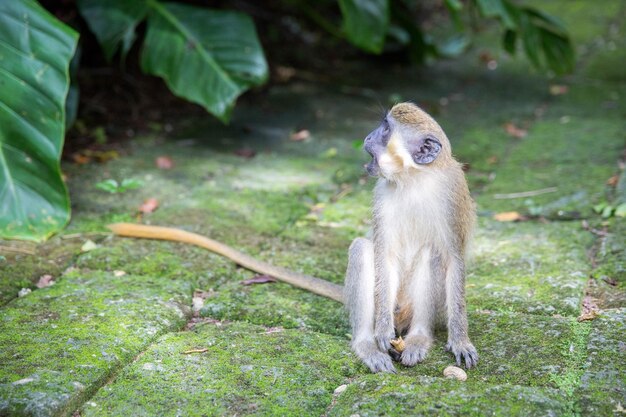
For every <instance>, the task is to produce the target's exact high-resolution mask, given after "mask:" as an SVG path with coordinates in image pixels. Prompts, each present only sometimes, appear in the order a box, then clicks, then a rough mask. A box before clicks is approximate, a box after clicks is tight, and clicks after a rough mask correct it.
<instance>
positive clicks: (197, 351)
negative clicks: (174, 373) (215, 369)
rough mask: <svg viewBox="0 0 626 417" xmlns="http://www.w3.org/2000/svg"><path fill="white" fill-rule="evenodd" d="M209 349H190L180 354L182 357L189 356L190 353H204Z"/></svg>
mask: <svg viewBox="0 0 626 417" xmlns="http://www.w3.org/2000/svg"><path fill="white" fill-rule="evenodd" d="M208 350H209V349H207V348H203V349H190V350H186V351H184V352H180V353H181V354H182V355H189V354H190V353H204V352H208Z"/></svg>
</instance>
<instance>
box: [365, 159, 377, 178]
mask: <svg viewBox="0 0 626 417" xmlns="http://www.w3.org/2000/svg"><path fill="white" fill-rule="evenodd" d="M365 170H366V171H367V173H368V174H369V176H370V177H377V176H378V174H379V172H380V169H379V168H378V161H377V160H376V157H375V156H372V160H371V161H370V163H369V164H366V165H365Z"/></svg>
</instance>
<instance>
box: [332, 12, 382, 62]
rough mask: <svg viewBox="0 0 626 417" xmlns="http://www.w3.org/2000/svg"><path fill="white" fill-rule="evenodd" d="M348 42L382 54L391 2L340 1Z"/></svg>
mask: <svg viewBox="0 0 626 417" xmlns="http://www.w3.org/2000/svg"><path fill="white" fill-rule="evenodd" d="M339 7H340V8H341V14H342V15H343V24H344V30H345V32H346V35H347V37H348V40H349V41H350V42H352V43H353V44H354V45H356V46H358V47H359V48H361V49H363V50H365V51H368V52H373V53H380V52H381V51H382V50H383V46H384V44H385V35H386V34H387V27H388V26H389V0H339Z"/></svg>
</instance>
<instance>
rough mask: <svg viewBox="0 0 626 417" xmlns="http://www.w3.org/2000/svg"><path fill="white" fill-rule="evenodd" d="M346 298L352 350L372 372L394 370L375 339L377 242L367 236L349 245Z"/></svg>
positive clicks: (389, 359) (345, 287) (389, 358)
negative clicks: (373, 242) (375, 255)
mask: <svg viewBox="0 0 626 417" xmlns="http://www.w3.org/2000/svg"><path fill="white" fill-rule="evenodd" d="M344 300H345V303H346V308H347V310H348V314H349V316H350V325H351V327H352V350H354V352H355V353H356V355H357V356H358V357H359V358H360V359H361V360H362V361H363V362H364V363H365V365H367V367H368V368H370V369H371V370H372V372H395V368H394V366H393V363H392V361H391V357H390V356H389V355H388V354H387V353H383V352H381V351H380V350H378V347H377V345H376V341H375V340H374V246H373V244H372V242H371V241H370V240H368V239H365V238H356V239H354V241H353V242H352V244H351V245H350V249H349V254H348V271H347V272H346V282H345V286H344Z"/></svg>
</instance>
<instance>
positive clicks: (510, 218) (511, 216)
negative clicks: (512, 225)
mask: <svg viewBox="0 0 626 417" xmlns="http://www.w3.org/2000/svg"><path fill="white" fill-rule="evenodd" d="M493 218H494V220H497V221H499V222H516V221H519V220H524V216H522V215H521V214H519V213H518V212H517V211H504V212H502V213H496V214H494V215H493Z"/></svg>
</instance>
